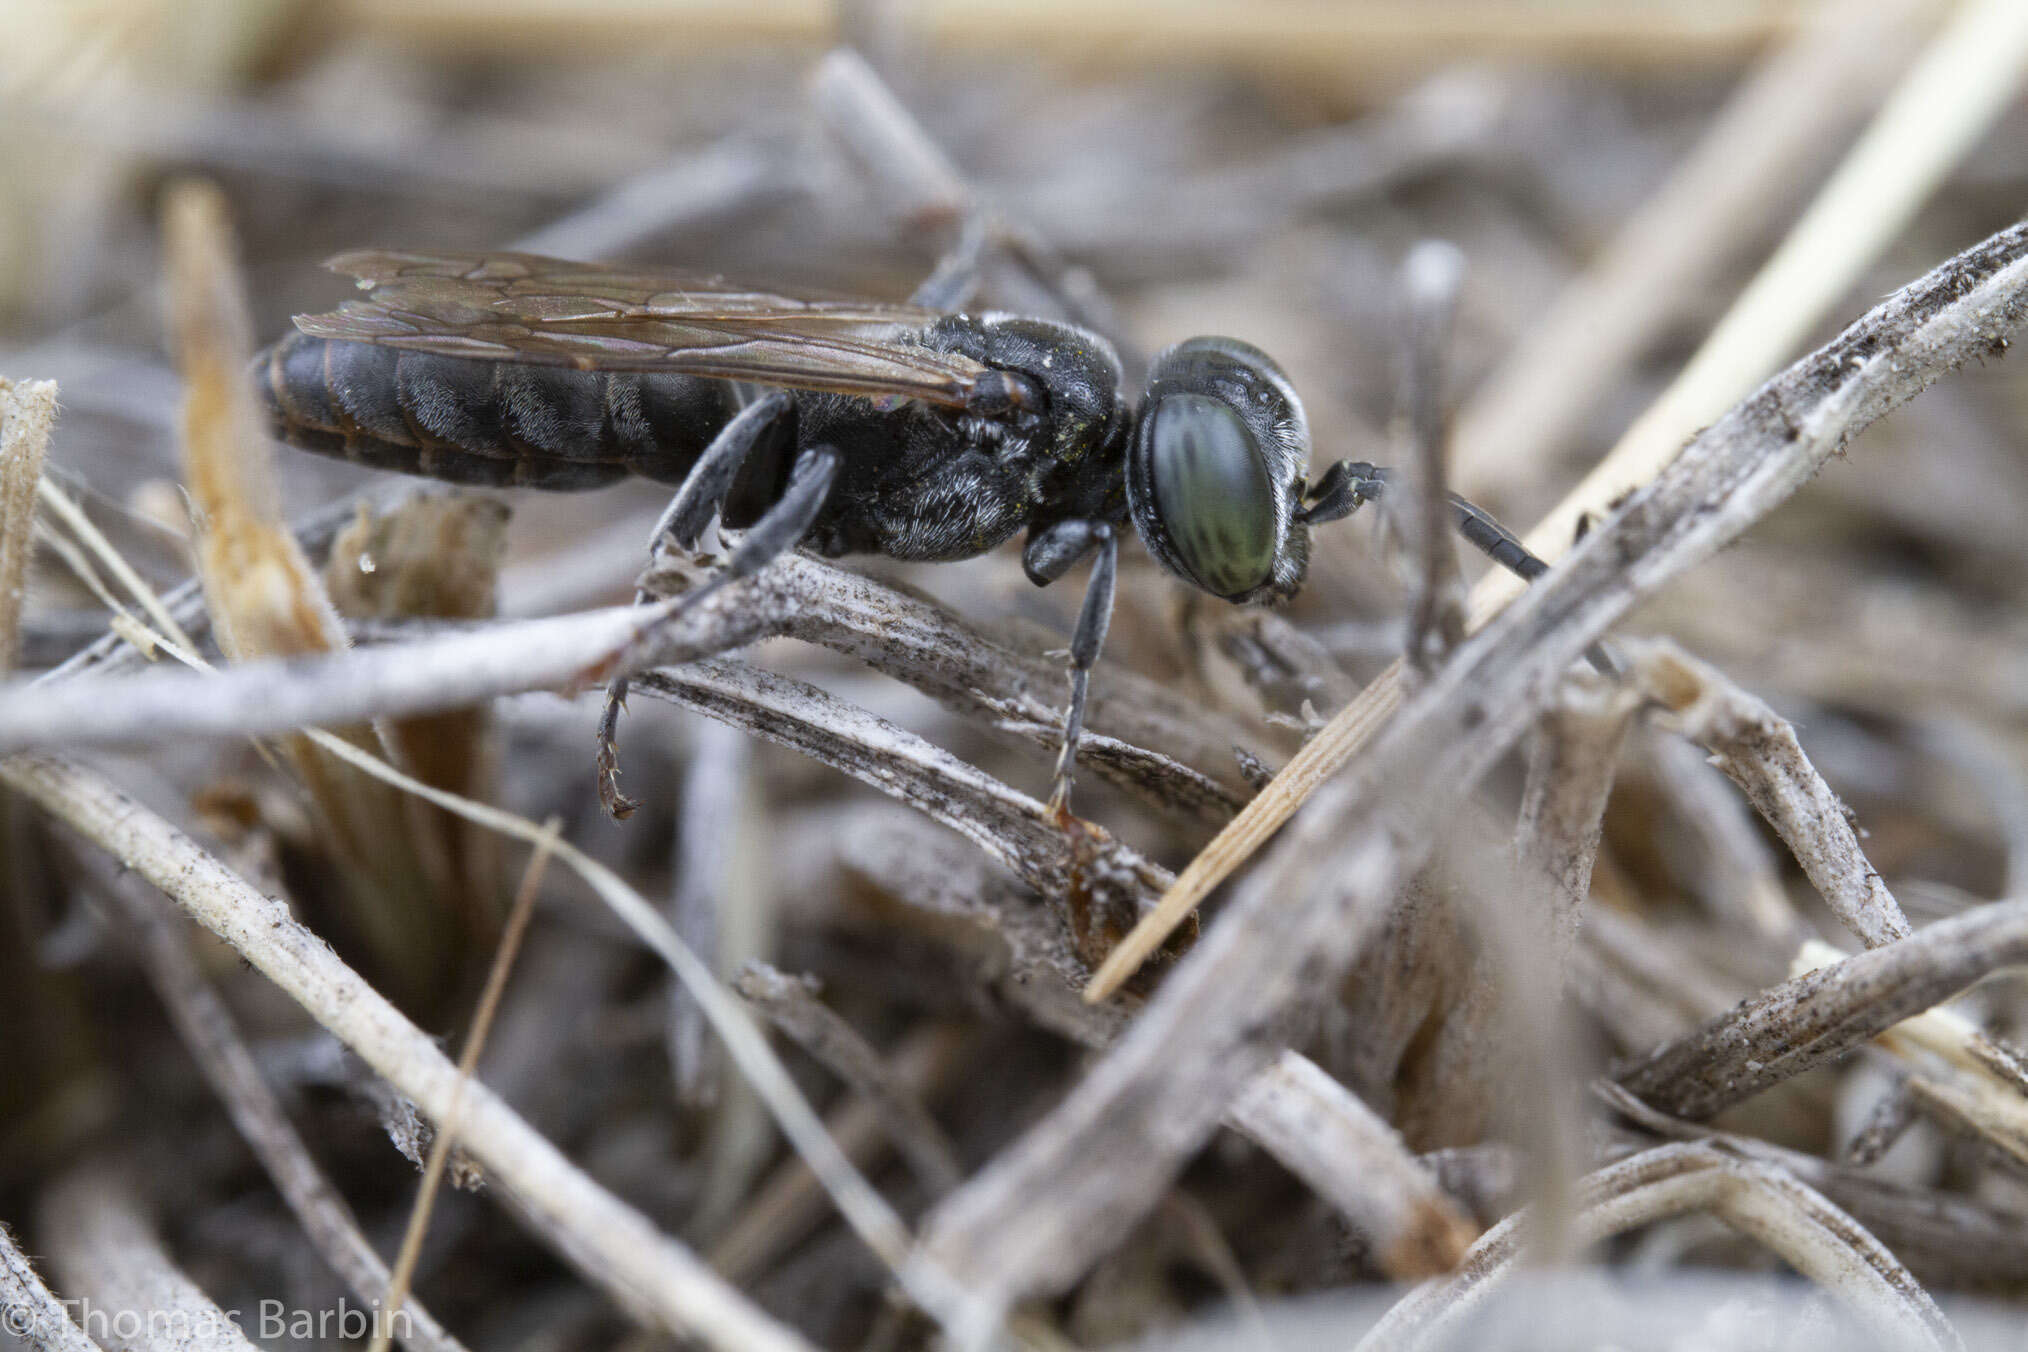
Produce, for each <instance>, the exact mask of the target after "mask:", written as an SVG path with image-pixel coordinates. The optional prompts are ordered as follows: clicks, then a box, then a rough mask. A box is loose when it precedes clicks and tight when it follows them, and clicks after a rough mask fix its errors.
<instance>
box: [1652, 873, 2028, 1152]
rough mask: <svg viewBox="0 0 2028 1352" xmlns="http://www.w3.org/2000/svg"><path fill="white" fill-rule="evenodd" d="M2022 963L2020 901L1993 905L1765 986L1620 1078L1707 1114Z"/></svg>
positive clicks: (1672, 1104) (1662, 1100) (2027, 946)
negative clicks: (1774, 984)
mask: <svg viewBox="0 0 2028 1352" xmlns="http://www.w3.org/2000/svg"><path fill="white" fill-rule="evenodd" d="M2024 960H2028V902H2020V901H2002V902H1994V903H1992V904H1991V905H1987V906H1981V907H1978V908H1976V909H1975V910H1972V911H1968V912H1966V913H1965V914H1964V915H1961V916H1956V917H1953V918H1952V919H1949V920H1940V921H1938V922H1937V923H1936V924H1933V925H1930V926H1929V927H1927V928H1925V929H1922V930H1918V931H1917V932H1916V933H1914V934H1912V935H1910V936H1909V937H1908V938H1906V939H1901V940H1898V941H1896V942H1894V943H1891V944H1888V945H1886V946H1885V947H1882V948H1875V949H1869V950H1868V951H1866V952H1864V953H1860V954H1858V955H1857V956H1854V957H1850V958H1846V959H1845V960H1844V961H1842V962H1838V963H1834V964H1832V965H1831V966H1828V967H1820V968H1818V969H1816V970H1814V971H1811V972H1809V973H1807V974H1805V975H1803V976H1800V977H1794V978H1792V979H1790V980H1788V981H1785V982H1783V983H1782V984H1780V985H1778V986H1775V987H1772V988H1771V989H1769V990H1766V991H1763V992H1762V993H1760V994H1759V995H1756V996H1754V997H1753V998H1752V999H1750V1000H1747V1001H1746V1002H1744V1003H1743V1004H1741V1005H1740V1006H1739V1007H1738V1008H1736V1009H1734V1010H1732V1011H1731V1012H1729V1013H1727V1014H1725V1015H1723V1016H1721V1017H1720V1018H1718V1019H1716V1020H1713V1021H1712V1022H1710V1023H1708V1024H1706V1025H1705V1026H1704V1027H1702V1028H1700V1029H1698V1030H1697V1031H1696V1032H1695V1033H1692V1034H1690V1035H1689V1036H1687V1037H1685V1038H1682V1039H1679V1040H1677V1041H1674V1042H1671V1043H1668V1044H1666V1045H1664V1046H1662V1047H1659V1048H1657V1049H1655V1051H1653V1052H1652V1053H1650V1054H1649V1055H1648V1056H1646V1057H1643V1058H1642V1059H1641V1060H1640V1061H1639V1062H1638V1063H1637V1064H1635V1065H1633V1066H1630V1067H1629V1068H1627V1069H1626V1070H1624V1071H1622V1072H1621V1073H1620V1074H1619V1076H1618V1079H1619V1081H1620V1083H1621V1084H1623V1085H1625V1086H1626V1087H1627V1088H1628V1089H1630V1090H1632V1091H1633V1092H1634V1093H1636V1094H1638V1095H1640V1096H1641V1097H1642V1098H1643V1099H1646V1100H1647V1101H1648V1102H1649V1103H1652V1104H1654V1105H1655V1106H1656V1107H1657V1108H1660V1109H1662V1110H1663V1111H1664V1112H1667V1113H1671V1114H1673V1115H1675V1116H1677V1117H1689V1118H1703V1117H1710V1116H1712V1115H1713V1114H1714V1113H1718V1112H1721V1111H1723V1110H1724V1109H1725V1108H1727V1107H1728V1106H1730V1105H1732V1104H1734V1103H1738V1102H1740V1101H1742V1100H1744V1099H1747V1098H1750V1097H1752V1096H1753V1095H1754V1094H1757V1093H1759V1092H1761V1091H1762V1090H1764V1089H1766V1088H1768V1087H1769V1086H1770V1085H1775V1084H1779V1083H1781V1082H1782V1081H1783V1080H1786V1079H1788V1078H1790V1077H1791V1076H1794V1075H1798V1074H1801V1073H1802V1072H1803V1071H1805V1070H1808V1069H1809V1068H1810V1067H1811V1066H1814V1065H1819V1064H1821V1063H1822V1062H1824V1061H1826V1060H1828V1059H1830V1058H1831V1057H1834V1056H1837V1055H1839V1054H1840V1053H1843V1052H1846V1051H1849V1050H1851V1049H1852V1048H1854V1047H1856V1046H1858V1045H1859V1044H1861V1043H1862V1042H1865V1041H1866V1040H1867V1039H1869V1038H1872V1037H1876V1036H1878V1035H1879V1034H1881V1033H1884V1032H1886V1031H1887V1030H1888V1029H1890V1028H1892V1027H1894V1026H1895V1025H1896V1024H1898V1023H1900V1022H1901V1021H1902V1020H1903V1019H1906V1018H1909V1017H1911V1016H1913V1015H1916V1014H1920V1013H1921V1012H1922V1011H1924V1010H1926V1009H1929V1008H1931V1007H1932V1006H1935V1005H1940V1004H1943V1003H1944V1002H1945V1001H1947V1000H1951V999H1953V998H1955V997H1956V996H1957V995H1958V994H1960V993H1961V992H1963V991H1965V990H1968V989H1970V988H1971V987H1972V986H1973V985H1975V984H1977V983H1978V982H1979V981H1981V980H1983V979H1985V978H1986V977H1988V976H1991V975H1992V974H1993V973H1994V972H1996V971H1999V970H2000V969H2002V968H2004V967H2009V966H2013V965H2015V964H2018V963H2021V962H2023V961H2024Z"/></svg>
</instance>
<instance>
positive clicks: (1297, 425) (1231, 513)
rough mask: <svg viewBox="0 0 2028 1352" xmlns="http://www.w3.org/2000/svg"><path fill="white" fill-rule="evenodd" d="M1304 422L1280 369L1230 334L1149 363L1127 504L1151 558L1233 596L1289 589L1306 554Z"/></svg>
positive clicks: (1180, 347)
mask: <svg viewBox="0 0 2028 1352" xmlns="http://www.w3.org/2000/svg"><path fill="white" fill-rule="evenodd" d="M1309 451H1310V447H1309V431H1308V428H1307V427H1306V426H1305V424H1304V422H1303V409H1302V405H1301V404H1300V403H1299V402H1298V401H1297V399H1296V396H1295V391H1294V390H1293V389H1291V388H1290V386H1289V382H1288V377H1287V376H1285V375H1283V374H1282V371H1281V368H1280V367H1278V366H1276V365H1275V363H1274V362H1273V360H1272V359H1270V358H1269V357H1268V356H1267V355H1266V354H1265V353H1263V352H1261V351H1260V350H1259V349H1258V348H1255V347H1253V346H1251V345H1249V344H1246V343H1242V342H1240V341H1238V340H1237V339H1232V338H1192V339H1190V340H1189V341H1187V342H1183V343H1178V344H1177V345H1176V346H1174V347H1172V348H1170V349H1169V350H1168V351H1166V352H1164V353H1162V355H1161V356H1159V357H1157V358H1156V359H1155V362H1154V366H1153V369H1152V371H1151V372H1150V376H1149V381H1148V396H1147V399H1146V401H1145V402H1144V403H1143V404H1142V406H1141V416H1140V426H1139V429H1138V432H1137V435H1136V437H1135V440H1134V445H1133V449H1132V451H1131V453H1130V454H1129V456H1128V461H1127V505H1128V509H1129V511H1130V512H1131V513H1132V515H1133V518H1134V526H1135V529H1136V530H1138V531H1139V532H1140V535H1141V539H1142V540H1143V542H1145V543H1146V544H1147V546H1148V552H1149V553H1151V554H1153V555H1154V556H1155V558H1156V560H1157V561H1158V562H1160V563H1161V564H1162V565H1163V566H1164V567H1166V568H1167V569H1169V571H1170V572H1172V573H1175V574H1177V575H1178V576H1179V577H1181V578H1183V579H1184V580H1185V581H1187V582H1191V583H1194V584H1196V585H1197V586H1199V587H1202V588H1203V589H1204V590H1206V591H1208V592H1211V593H1213V594H1214V595H1217V596H1222V597H1224V598H1226V599H1227V600H1230V601H1256V600H1271V599H1274V598H1276V597H1285V596H1288V595H1289V594H1291V593H1292V592H1293V591H1294V590H1295V589H1296V587H1297V585H1299V584H1300V582H1301V581H1302V576H1303V570H1304V567H1305V565H1306V563H1307V561H1308V549H1307V535H1306V532H1305V531H1304V530H1303V529H1302V527H1301V525H1300V523H1298V522H1297V521H1296V520H1295V519H1294V513H1295V511H1296V510H1297V509H1298V508H1299V507H1300V502H1299V498H1300V496H1301V495H1300V491H1299V489H1298V485H1299V483H1300V482H1301V479H1302V474H1303V469H1304V466H1305V465H1306V464H1307V462H1308V460H1309Z"/></svg>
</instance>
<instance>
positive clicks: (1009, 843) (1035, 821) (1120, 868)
mask: <svg viewBox="0 0 2028 1352" xmlns="http://www.w3.org/2000/svg"><path fill="white" fill-rule="evenodd" d="M635 689H637V690H639V691H640V692H641V693H643V694H647V695H654V696H657V697H659V698H663V699H669V700H672V701H674V702H675V703H678V704H681V705H683V706H684V707H685V708H690V709H695V710H697V711H698V712H699V713H703V714H708V715H710V716H711V717H713V718H717V719H722V720H724V721H726V722H729V723H732V724H733V725H734V726H736V727H741V728H744V729H746V730H747V731H749V732H752V733H754V734H756V735H758V736H761V737H765V738H767V739H768V740H769V741H772V742H776V743H779V744H781V745H783V746H788V747H791V748H793V749H795V750H796V751H799V752H801V753H802V754H804V755H806V756H809V757H811V758H813V759H815V760H819V761H822V762H823V763H824V764H826V765H831V766H835V767H836V768H837V769H840V770H842V771H844V772H845V773H846V774H849V775H851V776H852V777H853V778H855V779H858V780H861V781H863V782H865V783H868V784H871V785H873V786H874V787H875V788H877V789H879V790H880V791H881V792H883V793H887V794H890V795H892V796H893V797H896V798H899V799H900V800H901V801H903V802H905V803H907V804H909V805H910V806H911V807H914V808H917V809H919V810H920V811H922V812H924V813H926V814H927V815H929V816H930V817H932V818H933V819H935V820H936V821H939V822H942V823H943V824H944V825H946V826H949V827H951V828H952V829H953V830H956V831H958V832H960V833H962V834H963V835H964V836H965V837H966V838H967V839H969V840H971V841H972V842H973V843H975V844H976V845H978V846H979V848H980V849H982V850H984V851H986V853H988V854H989V855H991V856H993V857H994V858H995V859H998V860H999V861H1000V862H1001V863H1003V864H1005V865H1006V866H1007V867H1009V868H1011V869H1013V870H1014V872H1015V873H1017V874H1018V875H1020V877H1021V878H1022V879H1023V881H1025V882H1027V883H1028V884H1029V885H1030V886H1031V887H1034V888H1035V889H1036V890H1037V891H1038V892H1041V893H1042V894H1043V895H1044V896H1050V897H1061V896H1065V895H1067V894H1068V893H1070V892H1071V890H1072V889H1073V887H1076V886H1080V882H1079V880H1080V879H1081V880H1082V881H1081V888H1082V890H1083V891H1084V892H1085V893H1086V894H1087V895H1088V896H1089V898H1090V902H1091V904H1092V905H1093V907H1094V908H1096V909H1100V910H1105V911H1124V912H1125V913H1126V914H1129V915H1138V914H1139V913H1140V912H1141V911H1142V909H1143V908H1144V907H1145V906H1146V905H1147V904H1148V903H1149V902H1151V901H1152V900H1153V899H1154V898H1155V897H1157V896H1160V895H1161V891H1162V888H1163V887H1164V886H1165V885H1166V884H1167V883H1168V880H1169V875H1168V872H1167V871H1166V870H1164V869H1162V868H1160V867H1159V866H1157V865H1155V864H1151V863H1149V862H1148V861H1147V860H1145V859H1143V858H1142V857H1141V856H1140V855H1138V854H1136V853H1135V852H1134V851H1132V850H1130V849H1128V848H1127V847H1126V846H1125V845H1122V844H1120V843H1119V842H1117V841H1113V840H1111V839H1109V838H1107V839H1103V840H1100V843H1098V844H1097V846H1096V849H1097V851H1098V853H1097V854H1096V855H1094V856H1093V857H1090V858H1086V857H1085V856H1086V855H1087V854H1090V853H1091V849H1092V846H1091V845H1090V843H1089V842H1090V841H1091V840H1095V839H1098V836H1097V828H1095V827H1094V828H1090V830H1091V831H1092V832H1093V833H1094V834H1093V835H1092V836H1091V837H1082V836H1078V837H1074V836H1073V835H1071V834H1070V833H1069V832H1066V831H1065V830H1064V829H1063V827H1062V825H1061V824H1060V823H1059V822H1058V821H1057V820H1056V818H1055V816H1054V815H1053V814H1052V813H1051V812H1050V811H1049V810H1048V808H1047V807H1046V806H1045V805H1044V804H1042V803H1041V802H1039V801H1037V800H1036V799H1033V798H1030V797H1029V796H1028V795H1026V794H1024V793H1020V792H1018V791H1016V790H1014V789H1011V788H1009V787H1008V786H1007V785H1005V784H1002V783H1001V782H1000V781H999V780H997V779H994V778H993V777H992V776H990V775H988V774H986V773H985V772H983V771H981V770H977V769H975V768H973V767H972V766H971V765H969V764H967V763H966V762H964V761H961V760H959V759H958V758H957V757H956V756H953V755H952V754H951V753H950V752H948V751H945V750H943V749H942V748H941V747H938V746H935V745H932V744H931V743H929V742H927V741H925V740H923V739H922V738H920V737H918V736H916V735H915V734H914V733H912V732H909V731H907V730H906V729H903V728H898V727H896V726H894V725H893V724H892V723H889V722H887V721H886V720H885V719H881V718H876V717H875V716H874V715H872V714H870V713H868V712H866V711H865V710H864V709H860V708H858V707H857V706H855V705H851V704H848V703H846V702H845V701H844V700H841V699H839V698H837V697H836V696H835V695H831V694H828V693H826V692H825V691H823V690H820V689H818V688H817V687H816V686H813V685H810V684H809V683H807V682H805V681H799V680H796V679H795V678H794V677H790V676H783V675H780V674H778V673H776V672H771V671H766V670H763V669H762V668H759V667H753V666H748V665H746V664H744V663H740V662H734V661H729V660H724V659H715V658H714V659H711V660H708V661H702V662H693V663H691V664H690V665H688V666H684V667H676V668H672V669H670V670H667V671H654V672H649V673H648V674H647V675H646V676H643V677H641V678H639V679H638V680H637V681H636V683H635Z"/></svg>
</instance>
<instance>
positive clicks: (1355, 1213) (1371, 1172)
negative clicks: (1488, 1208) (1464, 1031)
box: [1231, 1051, 1476, 1281]
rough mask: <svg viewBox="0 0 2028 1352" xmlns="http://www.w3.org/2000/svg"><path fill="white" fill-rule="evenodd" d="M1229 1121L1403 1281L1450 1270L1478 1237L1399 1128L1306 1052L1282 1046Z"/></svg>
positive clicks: (1250, 1085)
mask: <svg viewBox="0 0 2028 1352" xmlns="http://www.w3.org/2000/svg"><path fill="white" fill-rule="evenodd" d="M1231 1121H1232V1125H1233V1126H1234V1127H1236V1128H1237V1129H1238V1130H1240V1131H1242V1132H1244V1133H1245V1134H1246V1135H1247V1136H1249V1137H1251V1138H1252V1139H1253V1140H1255V1141H1256V1142H1258V1143H1259V1144H1260V1145H1261V1146H1262V1147H1264V1148H1265V1149H1266V1150H1268V1152H1269V1153H1271V1154H1272V1155H1274V1157H1275V1158H1276V1159H1278V1160H1280V1161H1281V1162H1282V1163H1283V1164H1284V1165H1286V1166H1287V1167H1288V1168H1289V1169H1290V1170H1291V1171H1292V1172H1294V1173H1295V1174H1296V1176H1297V1177H1299V1178H1301V1179H1302V1180H1303V1181H1304V1182H1305V1183H1308V1184H1309V1185H1310V1186H1311V1187H1312V1188H1313V1189H1315V1190H1316V1192H1317V1193H1318V1195H1320V1196H1322V1197H1326V1198H1328V1199H1329V1200H1330V1201H1331V1203H1332V1204H1333V1205H1334V1206H1336V1207H1337V1208H1338V1210H1339V1211H1340V1212H1341V1213H1342V1214H1343V1215H1344V1216H1345V1217H1346V1219H1347V1220H1349V1221H1351V1222H1352V1224H1353V1225H1354V1226H1355V1227H1357V1229H1358V1230H1359V1232H1360V1233H1361V1234H1363V1235H1366V1236H1368V1237H1369V1238H1370V1239H1371V1241H1372V1243H1373V1247H1374V1259H1375V1261H1376V1262H1378V1263H1379V1265H1380V1268H1381V1270H1382V1271H1383V1272H1385V1273H1387V1275H1388V1276H1390V1277H1392V1278H1394V1279H1395V1280H1397V1281H1409V1280H1413V1279H1415V1278H1418V1277H1429V1276H1434V1275H1436V1274H1437V1273H1440V1272H1449V1271H1450V1270H1451V1269H1452V1268H1454V1267H1456V1266H1457V1264H1458V1260H1459V1259H1460V1258H1462V1257H1463V1256H1464V1253H1465V1250H1466V1248H1467V1247H1468V1246H1470V1244H1471V1242H1472V1241H1473V1239H1474V1238H1476V1227H1475V1226H1473V1224H1472V1223H1471V1222H1470V1221H1469V1220H1468V1219H1466V1217H1465V1215H1464V1214H1463V1213H1462V1212H1461V1211H1460V1210H1459V1209H1458V1205H1457V1203H1455V1202H1453V1201H1452V1200H1451V1199H1450V1198H1449V1197H1447V1196H1445V1195H1444V1193H1443V1190H1442V1189H1441V1188H1440V1187H1439V1186H1438V1184H1437V1181H1436V1179H1435V1178H1434V1177H1433V1176H1432V1175H1431V1173H1430V1171H1429V1170H1428V1169H1427V1168H1425V1167H1424V1166H1423V1165H1422V1164H1421V1163H1419V1162H1418V1161H1417V1160H1416V1158H1415V1156H1413V1155H1412V1154H1410V1153H1409V1151H1408V1148H1407V1147H1406V1146H1405V1145H1403V1144H1402V1140H1401V1134H1400V1133H1399V1132H1397V1131H1396V1130H1395V1129H1394V1128H1393V1127H1391V1126H1389V1125H1388V1124H1387V1122H1386V1121H1385V1120H1384V1119H1382V1118H1381V1117H1380V1115H1379V1114H1378V1113H1375V1112H1374V1111H1373V1110H1372V1109H1371V1108H1368V1107H1367V1106H1366V1105H1365V1104H1364V1103H1363V1102H1361V1101H1360V1099H1359V1097H1358V1096H1357V1095H1356V1094H1354V1093H1352V1092H1351V1091H1350V1090H1349V1089H1347V1088H1345V1086H1344V1085H1342V1084H1339V1083H1338V1082H1337V1081H1336V1080H1334V1079H1332V1078H1331V1077H1330V1076H1329V1075H1326V1074H1325V1073H1324V1072H1323V1071H1322V1070H1321V1069H1319V1068H1318V1066H1317V1064H1316V1063H1315V1062H1314V1061H1311V1060H1309V1059H1308V1058H1307V1057H1303V1056H1299V1055H1297V1054H1296V1053H1295V1052H1292V1051H1284V1052H1283V1053H1282V1054H1281V1055H1280V1056H1279V1057H1277V1058H1276V1059H1275V1061H1274V1063H1273V1064H1272V1065H1271V1066H1269V1067H1268V1069H1266V1070H1264V1071H1262V1072H1261V1073H1260V1074H1258V1075H1256V1076H1255V1077H1254V1078H1253V1079H1252V1080H1250V1081H1248V1083H1247V1086H1246V1088H1245V1089H1244V1090H1242V1091H1241V1093H1240V1095H1239V1097H1238V1098H1236V1099H1234V1100H1233V1103H1232V1112H1231Z"/></svg>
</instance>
